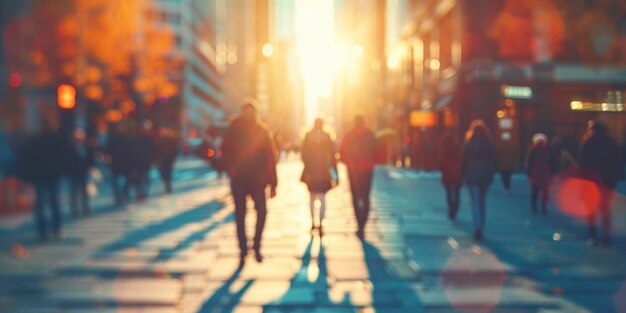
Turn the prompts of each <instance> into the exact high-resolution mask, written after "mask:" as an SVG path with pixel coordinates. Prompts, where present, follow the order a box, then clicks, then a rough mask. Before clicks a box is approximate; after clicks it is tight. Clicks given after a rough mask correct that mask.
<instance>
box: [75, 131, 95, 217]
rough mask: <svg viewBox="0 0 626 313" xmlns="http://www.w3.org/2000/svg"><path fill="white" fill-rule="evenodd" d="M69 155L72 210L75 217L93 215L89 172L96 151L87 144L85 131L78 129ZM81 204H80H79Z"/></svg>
mask: <svg viewBox="0 0 626 313" xmlns="http://www.w3.org/2000/svg"><path fill="white" fill-rule="evenodd" d="M73 135H74V136H73V137H74V138H73V144H72V147H71V151H70V153H69V157H68V162H69V167H68V169H69V172H68V176H69V178H70V186H71V192H70V208H71V211H72V215H73V216H74V217H78V216H80V214H81V213H82V214H83V215H85V216H88V215H90V214H91V209H90V207H89V194H88V193H87V183H88V177H89V170H90V169H91V167H93V166H94V164H95V162H94V150H93V149H92V148H91V147H90V146H88V145H87V144H86V135H85V131H83V130H82V129H76V130H75V131H74V134H73ZM79 203H80V204H79Z"/></svg>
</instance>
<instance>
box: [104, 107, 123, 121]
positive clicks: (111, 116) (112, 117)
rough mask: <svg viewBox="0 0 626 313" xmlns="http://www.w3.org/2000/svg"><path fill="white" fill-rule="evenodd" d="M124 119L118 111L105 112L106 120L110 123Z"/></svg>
mask: <svg viewBox="0 0 626 313" xmlns="http://www.w3.org/2000/svg"><path fill="white" fill-rule="evenodd" d="M123 118H124V115H123V114H122V112H120V111H119V110H110V111H109V112H107V115H106V119H107V121H109V122H111V123H115V122H119V121H121V120H122V119H123Z"/></svg>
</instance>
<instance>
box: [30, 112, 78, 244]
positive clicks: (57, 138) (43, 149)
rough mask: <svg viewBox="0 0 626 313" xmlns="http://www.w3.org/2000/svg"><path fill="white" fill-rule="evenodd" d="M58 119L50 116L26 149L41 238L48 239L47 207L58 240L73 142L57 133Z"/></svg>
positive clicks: (60, 235)
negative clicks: (61, 186)
mask: <svg viewBox="0 0 626 313" xmlns="http://www.w3.org/2000/svg"><path fill="white" fill-rule="evenodd" d="M57 130H58V122H57V121H56V119H54V118H50V117H49V118H46V119H44V120H43V122H42V131H41V132H40V133H38V134H36V135H34V136H33V137H32V138H31V139H30V140H29V143H28V145H27V146H26V148H25V151H24V166H25V171H26V172H25V173H24V174H25V176H26V178H27V179H28V180H29V181H31V182H32V183H33V185H34V186H35V191H36V200H35V207H34V213H35V221H36V223H37V230H38V233H39V238H40V239H41V240H42V241H44V240H46V239H47V236H48V222H47V221H46V218H45V215H46V214H45V209H46V207H47V208H48V209H49V210H50V213H51V218H52V224H51V225H50V226H51V228H52V233H53V234H54V236H55V237H56V238H57V239H61V238H62V234H61V218H62V217H61V210H60V208H59V198H58V197H59V193H58V184H59V179H60V178H61V175H62V174H63V167H64V166H65V160H64V157H65V156H66V152H67V148H68V147H69V145H68V144H67V142H66V140H64V139H63V137H62V136H61V135H60V134H59V133H58V132H57Z"/></svg>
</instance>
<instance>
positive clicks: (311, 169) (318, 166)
mask: <svg viewBox="0 0 626 313" xmlns="http://www.w3.org/2000/svg"><path fill="white" fill-rule="evenodd" d="M302 162H303V163H304V170H303V171H302V179H301V180H302V181H303V182H304V183H306V184H307V186H308V188H309V191H312V192H326V191H328V190H330V189H331V188H332V187H333V185H332V181H333V177H331V174H330V171H331V169H332V170H334V171H335V173H336V172H337V161H336V159H335V148H334V146H333V141H332V139H331V138H330V135H328V134H327V133H326V132H324V131H321V130H312V131H310V132H309V133H307V134H306V137H305V138H304V142H303V144H302Z"/></svg>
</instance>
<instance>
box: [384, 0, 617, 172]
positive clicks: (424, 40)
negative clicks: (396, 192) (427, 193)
mask: <svg viewBox="0 0 626 313" xmlns="http://www.w3.org/2000/svg"><path fill="white" fill-rule="evenodd" d="M387 14H388V21H389V22H388V24H387V30H388V34H389V36H390V37H391V38H392V39H390V40H388V42H387V56H388V62H387V63H388V68H389V71H390V74H389V75H390V79H389V81H390V83H389V84H390V85H389V90H390V93H391V94H393V103H394V106H395V108H396V112H398V115H397V116H398V120H397V122H398V123H397V125H396V126H397V127H398V128H399V129H403V130H404V131H405V132H406V133H407V138H409V139H410V143H411V144H410V150H411V151H412V153H411V155H412V159H413V161H414V163H415V164H414V165H415V166H416V167H420V168H433V167H435V166H436V159H435V158H436V153H432V151H436V149H437V142H438V138H439V135H440V134H441V133H442V132H444V131H452V132H455V133H457V134H459V136H460V135H461V134H462V132H463V131H464V130H465V129H466V128H467V126H468V125H469V123H470V121H471V120H472V119H475V118H482V119H484V120H485V121H486V122H487V123H488V125H489V126H490V128H491V129H492V131H493V132H494V137H495V139H496V142H497V144H502V143H503V142H504V141H507V142H513V143H514V144H515V146H516V147H519V151H520V157H523V156H524V155H525V150H526V148H527V146H528V145H529V144H530V139H531V137H532V135H533V134H534V133H536V132H544V133H546V134H548V135H550V136H552V135H559V136H561V137H563V138H564V140H565V142H566V144H567V145H568V146H569V147H570V148H571V149H572V150H575V149H576V147H577V144H578V142H579V141H580V138H581V136H582V134H583V132H584V129H585V127H586V122H587V121H588V120H590V119H599V120H602V121H604V122H606V123H607V124H608V125H609V128H610V130H611V133H612V135H613V136H614V137H615V138H617V139H618V140H620V141H623V139H624V134H625V131H626V128H624V127H625V125H626V113H625V112H624V105H625V104H624V93H625V92H626V75H625V74H624V73H626V46H625V45H624V42H626V40H625V38H626V27H625V24H624V23H625V22H624V21H626V4H625V3H624V1H618V0H602V1H582V0H580V1H579V0H572V1H561V0H535V1H520V0H441V1H415V0H392V1H389V2H388V13H387Z"/></svg>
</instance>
